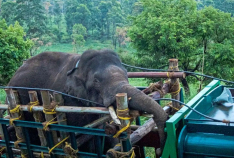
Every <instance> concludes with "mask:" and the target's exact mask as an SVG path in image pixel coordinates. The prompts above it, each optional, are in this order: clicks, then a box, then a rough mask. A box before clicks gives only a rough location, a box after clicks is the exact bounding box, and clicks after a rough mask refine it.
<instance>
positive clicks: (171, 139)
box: [162, 80, 220, 158]
mask: <svg viewBox="0 0 234 158" xmlns="http://www.w3.org/2000/svg"><path fill="white" fill-rule="evenodd" d="M218 85H220V81H218V80H213V81H212V82H211V83H210V84H209V85H207V86H206V87H205V88H204V89H203V90H202V91H201V92H200V93H198V94H197V95H196V96H195V97H194V98H193V99H192V100H190V101H189V102H188V103H187V105H188V106H190V107H193V106H194V105H195V104H196V103H197V102H198V101H200V99H201V98H202V97H203V96H204V95H206V94H207V93H209V92H210V91H211V90H212V89H214V88H215V87H217V86H218ZM189 111H190V110H189V109H188V108H187V107H183V108H181V109H180V110H179V111H178V112H177V113H175V114H174V115H173V116H172V117H171V118H170V119H169V120H168V121H167V122H166V129H165V131H166V132H167V140H166V143H165V147H164V150H163V154H162V158H169V157H170V158H177V137H178V134H179V132H180V131H177V129H181V128H178V125H182V126H183V119H184V117H185V115H186V114H188V112H189Z"/></svg>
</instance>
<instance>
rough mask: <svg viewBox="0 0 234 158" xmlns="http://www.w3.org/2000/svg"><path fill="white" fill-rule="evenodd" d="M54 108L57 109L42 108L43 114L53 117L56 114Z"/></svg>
mask: <svg viewBox="0 0 234 158" xmlns="http://www.w3.org/2000/svg"><path fill="white" fill-rule="evenodd" d="M56 107H57V105H56V106H55V107H54V108H53V109H46V108H44V109H43V112H44V114H47V115H53V114H56V111H55V110H56Z"/></svg>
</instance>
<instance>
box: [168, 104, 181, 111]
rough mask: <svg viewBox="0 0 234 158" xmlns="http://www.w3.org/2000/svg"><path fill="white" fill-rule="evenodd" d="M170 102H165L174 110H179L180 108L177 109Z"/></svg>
mask: <svg viewBox="0 0 234 158" xmlns="http://www.w3.org/2000/svg"><path fill="white" fill-rule="evenodd" d="M171 104H172V103H169V104H167V106H169V107H171V108H172V109H174V110H176V111H179V110H180V109H178V108H176V107H174V106H172V105H171Z"/></svg>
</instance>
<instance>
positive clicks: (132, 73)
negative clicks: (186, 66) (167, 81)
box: [128, 72, 185, 78]
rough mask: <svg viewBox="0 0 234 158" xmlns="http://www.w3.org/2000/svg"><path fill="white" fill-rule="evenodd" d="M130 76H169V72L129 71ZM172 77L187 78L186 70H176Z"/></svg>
mask: <svg viewBox="0 0 234 158" xmlns="http://www.w3.org/2000/svg"><path fill="white" fill-rule="evenodd" d="M128 78H169V77H168V73H167V72H128ZM170 78H185V73H184V72H174V73H173V74H171V75H170Z"/></svg>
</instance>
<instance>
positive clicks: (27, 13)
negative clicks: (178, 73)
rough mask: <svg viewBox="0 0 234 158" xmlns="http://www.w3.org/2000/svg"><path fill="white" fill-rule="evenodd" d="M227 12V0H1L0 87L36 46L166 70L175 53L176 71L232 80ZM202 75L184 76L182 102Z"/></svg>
mask: <svg viewBox="0 0 234 158" xmlns="http://www.w3.org/2000/svg"><path fill="white" fill-rule="evenodd" d="M233 14H234V0H196V1H195V0H0V85H6V84H7V83H8V82H9V79H10V78H11V77H12V75H13V74H14V72H15V71H16V70H17V68H18V67H19V66H20V65H22V63H23V60H26V59H28V58H30V57H31V56H35V55H37V54H39V53H41V52H43V51H60V52H69V53H82V52H83V51H85V50H87V49H104V48H108V49H112V50H115V51H116V52H117V53H118V54H119V56H120V57H121V59H122V61H123V62H124V63H126V64H129V65H135V66H140V67H146V68H160V69H168V59H170V58H177V59H178V60H179V69H180V70H185V71H192V72H198V73H204V74H207V75H211V76H215V77H218V78H223V79H226V80H233V75H234V74H233V73H234V67H233V66H232V63H233V60H234V19H233ZM128 70H129V71H139V70H134V69H129V68H128ZM209 81H210V80H209V79H206V78H203V77H197V76H193V75H190V74H187V77H186V79H183V80H181V83H182V86H183V87H184V89H185V91H186V94H187V97H186V100H187V101H188V100H189V99H190V98H191V97H193V96H194V95H195V94H196V93H197V92H198V91H200V90H201V88H202V86H203V85H205V84H207V83H208V82H209ZM148 82H152V81H148V80H144V79H140V80H134V79H131V80H130V83H131V84H133V85H138V86H147V84H148ZM2 94H3V93H2V92H1V91H0V101H4V98H5V96H4V95H2ZM148 153H150V152H148ZM152 157H153V156H152Z"/></svg>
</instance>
